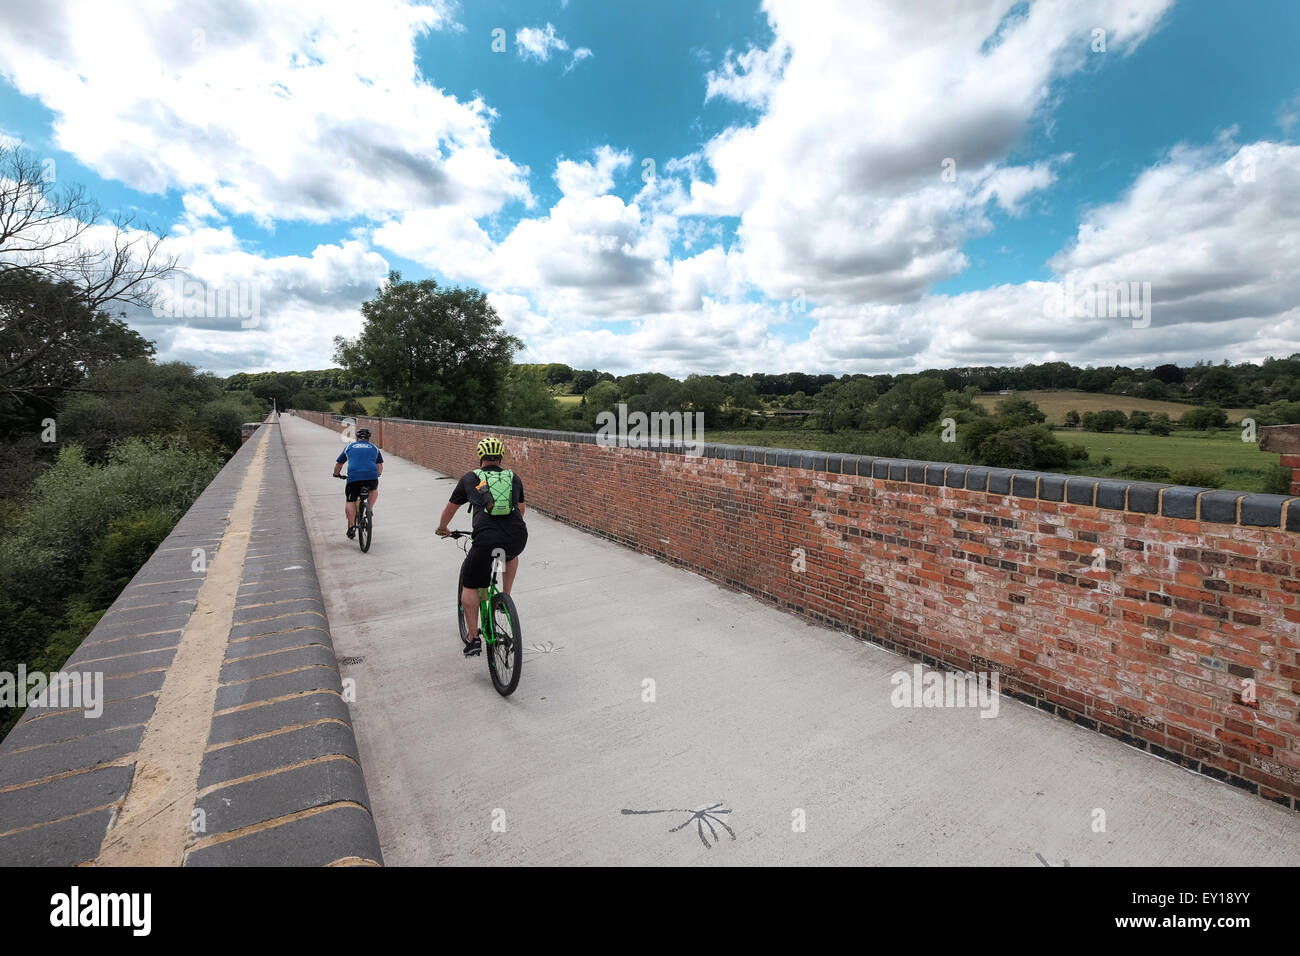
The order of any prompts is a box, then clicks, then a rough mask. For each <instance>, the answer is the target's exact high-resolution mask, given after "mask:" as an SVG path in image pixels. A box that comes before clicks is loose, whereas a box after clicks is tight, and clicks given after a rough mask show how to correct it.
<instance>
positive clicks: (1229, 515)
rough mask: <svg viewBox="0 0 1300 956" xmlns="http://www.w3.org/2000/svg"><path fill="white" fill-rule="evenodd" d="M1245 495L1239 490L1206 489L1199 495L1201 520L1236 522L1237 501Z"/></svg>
mask: <svg viewBox="0 0 1300 956" xmlns="http://www.w3.org/2000/svg"><path fill="white" fill-rule="evenodd" d="M1243 497H1245V495H1244V494H1243V493H1242V492H1239V491H1207V492H1206V493H1205V494H1203V495H1201V520H1202V521H1219V522H1223V523H1225V524H1236V523H1237V501H1238V500H1239V499H1241V498H1243Z"/></svg>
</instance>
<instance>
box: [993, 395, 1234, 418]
mask: <svg viewBox="0 0 1300 956" xmlns="http://www.w3.org/2000/svg"><path fill="white" fill-rule="evenodd" d="M1015 394H1016V395H1018V396H1019V397H1021V398H1027V399H1029V400H1030V401H1031V402H1037V403H1038V407H1039V408H1041V409H1042V410H1043V414H1044V415H1046V416H1047V423H1048V424H1049V425H1060V424H1062V423H1064V421H1065V413H1066V412H1068V411H1070V410H1071V409H1073V410H1074V411H1076V412H1078V413H1079V414H1080V415H1082V414H1083V413H1084V412H1100V411H1102V410H1103V409H1107V408H1118V409H1119V410H1120V411H1121V412H1123V413H1124V414H1125V415H1128V414H1131V413H1132V412H1135V411H1137V412H1149V413H1150V414H1152V415H1154V414H1155V413H1156V412H1164V413H1165V414H1166V415H1168V416H1169V417H1170V418H1171V419H1173V420H1174V421H1178V419H1179V418H1181V417H1182V415H1183V413H1184V412H1186V411H1188V410H1189V409H1191V408H1194V407H1195V406H1193V405H1183V404H1181V403H1180V402H1160V401H1155V400H1153V399H1150V398H1130V397H1128V396H1127V395H1105V394H1102V393H1101V392H1076V391H1067V390H1061V391H1027V392H1016V393H1015ZM1006 397H1007V396H1005V395H981V396H979V397H978V398H977V399H975V401H977V402H979V403H980V404H981V405H983V406H984V407H985V408H987V409H988V410H989V411H993V409H994V406H996V405H997V403H998V402H1000V401H1002V400H1003V399H1004V398H1006ZM1224 411H1225V412H1227V413H1228V418H1229V420H1231V421H1234V422H1235V421H1240V420H1241V419H1242V418H1244V417H1245V416H1247V415H1249V414H1250V413H1251V412H1252V411H1254V409H1250V408H1225V409H1224Z"/></svg>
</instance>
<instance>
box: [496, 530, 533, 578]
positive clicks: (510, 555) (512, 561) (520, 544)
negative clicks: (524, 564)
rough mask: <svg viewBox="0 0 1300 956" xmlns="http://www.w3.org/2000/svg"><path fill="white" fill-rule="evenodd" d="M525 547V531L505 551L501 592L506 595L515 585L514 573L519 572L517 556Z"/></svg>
mask: <svg viewBox="0 0 1300 956" xmlns="http://www.w3.org/2000/svg"><path fill="white" fill-rule="evenodd" d="M527 546H528V532H527V531H525V532H523V534H521V535H520V536H519V537H518V538H516V539H515V540H514V541H512V542H511V543H510V546H509V547H508V548H507V549H506V570H505V574H504V575H502V578H501V590H502V591H503V592H505V593H506V594H509V593H510V587H511V585H513V584H514V583H515V572H516V571H518V570H519V555H521V554H523V551H524V548H525V547H527Z"/></svg>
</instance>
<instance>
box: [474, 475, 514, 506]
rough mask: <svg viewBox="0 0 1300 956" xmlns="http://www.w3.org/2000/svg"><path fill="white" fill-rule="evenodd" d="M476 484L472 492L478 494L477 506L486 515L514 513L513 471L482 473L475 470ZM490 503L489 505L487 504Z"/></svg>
mask: <svg viewBox="0 0 1300 956" xmlns="http://www.w3.org/2000/svg"><path fill="white" fill-rule="evenodd" d="M474 474H476V475H478V484H477V485H476V486H475V487H474V490H475V491H477V492H478V493H479V496H480V498H481V504H480V505H479V507H480V508H482V509H483V510H484V511H485V512H486V513H487V514H490V515H496V516H498V517H500V516H501V515H508V514H510V512H512V511H514V510H515V509H514V490H515V473H514V472H513V471H506V470H502V471H484V470H483V469H482V468H475V469H474ZM489 502H490V503H489Z"/></svg>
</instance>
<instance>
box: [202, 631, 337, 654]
mask: <svg viewBox="0 0 1300 956" xmlns="http://www.w3.org/2000/svg"><path fill="white" fill-rule="evenodd" d="M308 644H323V645H325V646H326V647H333V643H332V642H331V641H330V636H329V632H328V631H326V630H325V629H324V628H321V627H303V628H295V629H294V630H292V631H281V632H280V633H278V634H267V635H265V636H263V637H248V638H244V639H243V640H241V641H232V642H231V643H230V645H229V646H228V647H227V648H226V660H228V661H234V660H238V659H240V658H241V657H251V656H253V655H255V654H265V653H266V652H267V651H279V650H284V649H285V648H287V647H305V646H306V645H308Z"/></svg>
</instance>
